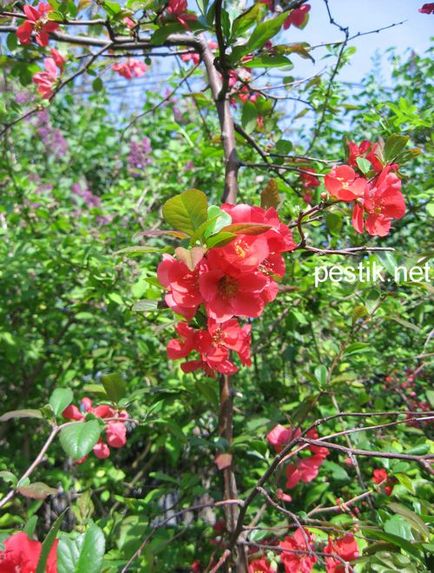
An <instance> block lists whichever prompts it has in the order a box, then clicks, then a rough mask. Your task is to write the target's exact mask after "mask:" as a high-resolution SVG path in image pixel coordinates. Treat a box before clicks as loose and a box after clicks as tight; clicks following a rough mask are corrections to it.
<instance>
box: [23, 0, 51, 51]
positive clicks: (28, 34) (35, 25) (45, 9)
mask: <svg viewBox="0 0 434 573" xmlns="http://www.w3.org/2000/svg"><path fill="white" fill-rule="evenodd" d="M51 10H52V7H51V6H50V5H49V4H46V3H44V2H40V3H39V4H38V6H36V7H35V6H30V5H25V6H24V7H23V11H24V14H25V15H26V20H25V21H24V23H23V24H21V25H20V26H18V28H17V38H18V40H19V42H20V44H30V42H31V39H32V33H33V32H35V37H36V42H37V43H38V44H39V45H40V46H42V47H44V46H48V41H49V34H50V33H51V32H55V31H56V30H57V29H58V28H59V24H57V23H56V22H50V21H49V20H48V18H47V16H48V13H49V12H51Z"/></svg>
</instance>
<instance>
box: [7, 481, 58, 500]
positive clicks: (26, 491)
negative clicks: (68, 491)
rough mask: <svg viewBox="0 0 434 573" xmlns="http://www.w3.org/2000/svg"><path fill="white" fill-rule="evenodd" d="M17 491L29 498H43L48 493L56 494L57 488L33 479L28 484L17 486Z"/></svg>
mask: <svg viewBox="0 0 434 573" xmlns="http://www.w3.org/2000/svg"><path fill="white" fill-rule="evenodd" d="M17 492H18V493H19V494H21V495H22V496H24V497H28V498H30V499H45V498H46V497H48V496H49V495H56V494H57V493H58V492H57V489H55V488H54V487H50V486H48V485H47V484H46V483H43V482H41V481H35V482H34V483H31V484H29V485H23V486H20V487H17Z"/></svg>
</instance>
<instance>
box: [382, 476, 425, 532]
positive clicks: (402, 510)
mask: <svg viewBox="0 0 434 573" xmlns="http://www.w3.org/2000/svg"><path fill="white" fill-rule="evenodd" d="M398 479H399V478H398ZM389 507H390V509H391V510H392V511H393V512H395V513H397V514H398V515H401V516H402V517H404V518H405V519H406V520H407V522H408V523H409V524H410V525H411V527H412V528H413V529H414V530H415V531H417V533H419V535H420V536H421V538H422V539H423V540H424V541H428V539H429V535H430V531H429V529H428V527H427V526H426V525H425V523H424V522H423V520H422V519H421V518H420V517H419V516H418V515H417V513H415V512H414V511H412V510H411V509H409V508H408V507H406V506H405V505H402V504H401V503H396V502H391V503H389Z"/></svg>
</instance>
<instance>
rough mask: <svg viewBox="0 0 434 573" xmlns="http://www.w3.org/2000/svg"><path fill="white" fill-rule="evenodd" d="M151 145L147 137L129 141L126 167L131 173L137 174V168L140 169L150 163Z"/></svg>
mask: <svg viewBox="0 0 434 573" xmlns="http://www.w3.org/2000/svg"><path fill="white" fill-rule="evenodd" d="M151 153H152V145H151V140H150V139H149V137H146V136H145V137H144V138H143V139H141V140H140V141H132V140H131V141H130V150H129V153H128V167H129V171H130V173H131V174H132V175H134V176H138V175H140V173H138V172H137V170H142V169H144V168H145V167H146V165H149V164H150V163H151V158H150V154H151Z"/></svg>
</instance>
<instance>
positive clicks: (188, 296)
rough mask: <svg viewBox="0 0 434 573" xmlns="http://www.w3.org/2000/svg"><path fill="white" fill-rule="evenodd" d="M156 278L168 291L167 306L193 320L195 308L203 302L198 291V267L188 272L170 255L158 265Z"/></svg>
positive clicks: (185, 267)
mask: <svg viewBox="0 0 434 573" xmlns="http://www.w3.org/2000/svg"><path fill="white" fill-rule="evenodd" d="M157 277H158V280H159V281H160V283H161V284H162V285H163V286H164V287H166V288H167V289H168V294H167V295H166V297H165V300H166V303H167V305H168V306H169V307H170V308H171V309H172V310H173V311H174V312H176V313H178V314H182V316H185V318H187V319H189V320H190V319H191V318H193V316H194V315H195V314H196V310H197V307H198V306H199V305H200V304H201V303H202V302H203V299H202V295H201V293H200V290H199V271H198V267H196V269H195V270H194V271H190V270H189V269H188V267H187V265H185V264H184V263H183V262H181V261H177V260H176V259H175V258H174V257H172V256H171V255H163V260H162V262H161V263H160V264H159V265H158V269H157Z"/></svg>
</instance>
